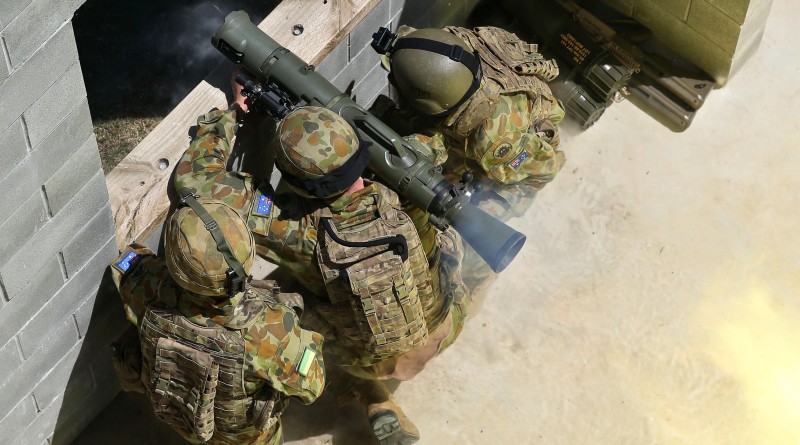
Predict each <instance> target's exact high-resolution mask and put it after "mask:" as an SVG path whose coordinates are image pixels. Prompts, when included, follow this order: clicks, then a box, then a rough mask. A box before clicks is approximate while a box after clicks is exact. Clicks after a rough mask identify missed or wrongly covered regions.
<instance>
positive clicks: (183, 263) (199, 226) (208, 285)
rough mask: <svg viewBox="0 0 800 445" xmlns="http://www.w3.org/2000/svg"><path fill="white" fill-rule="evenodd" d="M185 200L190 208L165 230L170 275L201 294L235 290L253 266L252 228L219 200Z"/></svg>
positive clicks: (175, 216)
mask: <svg viewBox="0 0 800 445" xmlns="http://www.w3.org/2000/svg"><path fill="white" fill-rule="evenodd" d="M184 202H186V203H187V204H188V205H189V206H188V207H181V208H179V209H178V210H177V211H175V213H173V214H172V216H170V218H169V220H168V221H167V225H166V228H165V231H166V232H165V238H164V252H165V256H166V260H167V268H168V269H169V272H170V275H172V278H173V279H174V280H175V281H176V282H177V283H178V284H179V285H180V286H181V287H183V288H184V289H186V290H189V291H191V292H194V293H197V294H200V295H208V296H221V295H231V294H234V293H236V292H238V291H239V290H241V285H242V283H243V281H244V280H245V279H246V277H247V276H248V275H249V274H250V269H251V267H252V266H253V258H254V255H255V242H254V241H253V235H252V233H250V229H248V227H247V224H246V223H245V222H244V220H243V219H242V217H241V215H239V213H238V212H237V211H236V210H234V209H233V208H231V207H229V206H228V205H226V204H225V203H223V202H221V201H218V200H214V199H204V198H199V199H197V200H195V198H194V197H191V195H190V196H188V197H186V198H184ZM220 238H222V241H220ZM242 275H244V276H242Z"/></svg>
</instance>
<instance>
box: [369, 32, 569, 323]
mask: <svg viewBox="0 0 800 445" xmlns="http://www.w3.org/2000/svg"><path fill="white" fill-rule="evenodd" d="M376 43H377V42H376ZM375 46H377V47H378V48H376V49H379V51H385V54H384V55H383V56H382V65H383V66H384V68H385V69H386V70H387V71H389V73H390V74H389V79H390V81H391V82H392V84H393V85H394V86H395V87H396V89H397V91H398V93H399V96H400V100H401V104H400V108H397V107H396V105H395V104H394V102H392V101H391V99H389V98H387V97H385V96H381V97H379V99H378V100H377V101H376V103H375V104H374V105H373V108H372V110H371V111H373V113H374V114H376V115H377V116H378V117H380V118H381V119H383V120H384V121H385V122H387V123H388V124H389V125H392V126H393V127H394V128H395V130H397V131H398V132H399V133H401V134H413V135H414V136H413V137H414V138H415V139H416V140H418V141H419V142H421V143H423V144H425V145H427V146H428V147H430V149H431V150H433V151H434V152H435V153H436V154H437V156H436V158H437V162H438V163H439V164H443V171H444V173H445V174H446V175H449V176H450V178H451V179H453V180H455V179H457V178H461V177H462V175H463V174H464V173H465V172H471V173H472V174H473V175H474V178H475V181H476V183H479V185H478V186H477V188H476V191H475V192H474V193H473V197H472V201H473V203H475V204H476V205H478V206H479V207H481V208H482V209H483V210H485V211H486V212H487V213H489V214H491V215H493V216H495V217H497V218H500V219H502V220H508V219H509V218H511V217H519V216H522V215H523V214H524V213H525V211H526V210H527V209H528V208H529V207H530V205H531V204H532V203H533V200H534V198H535V196H536V194H537V192H538V191H539V190H540V189H542V188H543V187H544V186H545V185H546V184H547V183H549V182H550V181H552V180H553V178H554V177H555V176H556V174H557V173H558V171H559V170H560V169H561V167H562V166H563V165H564V161H565V157H564V153H563V152H562V151H561V150H559V149H558V146H559V142H560V138H559V132H558V123H559V122H560V121H561V120H562V119H563V117H564V110H563V109H562V108H561V106H560V104H559V103H558V102H557V101H556V99H555V98H554V96H553V94H552V93H551V91H550V88H549V87H548V86H547V84H546V83H545V82H547V81H550V80H553V79H554V78H555V77H556V76H557V75H558V67H557V66H556V65H555V62H554V61H548V60H544V58H543V57H542V56H541V55H540V54H539V53H538V52H537V47H536V45H531V44H528V43H526V42H523V41H522V40H520V39H519V38H518V37H517V36H516V35H514V34H512V33H509V32H507V31H505V30H502V29H500V28H495V27H481V28H475V29H474V30H471V29H466V28H460V27H455V26H449V27H446V28H444V29H419V30H415V29H414V28H410V27H407V26H401V27H400V29H399V30H398V37H397V39H396V40H394V41H393V42H390V44H389V45H387V46H384V47H383V49H380V45H375ZM464 276H465V277H466V278H467V280H468V285H469V286H470V289H472V290H473V296H474V298H475V299H480V297H479V295H482V294H484V290H485V289H486V287H487V286H488V285H489V284H490V283H491V282H492V281H493V280H494V279H495V278H496V276H495V274H494V273H493V272H492V271H491V270H490V269H489V268H488V267H487V266H486V265H485V263H484V262H483V261H482V260H481V259H480V258H479V257H478V256H477V254H476V253H475V252H474V251H472V250H471V249H469V248H467V258H466V260H465V263H464ZM476 309H477V308H472V309H471V312H474V311H475V310H476Z"/></svg>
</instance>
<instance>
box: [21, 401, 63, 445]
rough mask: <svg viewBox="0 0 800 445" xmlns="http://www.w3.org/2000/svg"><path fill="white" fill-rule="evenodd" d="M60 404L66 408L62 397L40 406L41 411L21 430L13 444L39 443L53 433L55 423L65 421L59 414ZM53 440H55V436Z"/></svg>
mask: <svg viewBox="0 0 800 445" xmlns="http://www.w3.org/2000/svg"><path fill="white" fill-rule="evenodd" d="M62 406H63V407H64V408H65V409H66V408H67V407H66V406H64V399H63V397H59V398H57V399H56V400H55V401H54V402H53V403H51V404H50V406H47V407H40V408H42V411H41V412H40V413H39V414H38V415H36V418H35V419H34V420H33V422H32V423H31V424H30V425H28V427H27V428H25V429H24V430H22V431H21V433H20V434H19V436H17V437H18V438H19V440H18V441H17V442H16V443H14V445H40V444H42V442H43V441H45V440H47V438H48V437H50V435H51V434H53V431H54V430H55V429H56V425H60V424H61V423H62V422H64V421H66V420H65V419H64V418H63V417H62V416H61V408H62ZM54 440H56V439H55V436H54ZM67 443H69V442H67Z"/></svg>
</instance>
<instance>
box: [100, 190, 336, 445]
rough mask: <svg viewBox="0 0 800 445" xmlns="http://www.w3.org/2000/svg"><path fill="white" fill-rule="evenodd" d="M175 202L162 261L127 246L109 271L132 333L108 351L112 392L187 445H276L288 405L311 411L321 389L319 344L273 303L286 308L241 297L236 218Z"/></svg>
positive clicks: (206, 203)
mask: <svg viewBox="0 0 800 445" xmlns="http://www.w3.org/2000/svg"><path fill="white" fill-rule="evenodd" d="M184 202H185V203H186V204H187V205H188V207H182V208H180V209H178V210H177V211H176V212H175V213H173V214H172V216H171V217H170V218H169V220H168V221H167V223H166V227H165V256H164V258H161V257H157V256H155V255H154V254H153V253H152V252H151V251H150V250H149V249H147V248H146V247H143V246H141V245H138V244H132V245H130V246H128V247H127V248H126V249H125V250H124V251H123V252H122V255H121V256H120V257H119V258H118V259H117V260H115V261H114V262H113V263H112V264H111V270H112V277H113V280H114V283H115V284H116V286H117V289H118V290H119V293H120V296H121V297H122V301H123V304H124V309H125V313H126V316H127V318H128V320H130V321H131V322H132V323H133V324H134V325H135V326H136V328H137V330H138V336H133V337H132V338H130V337H129V341H128V342H126V343H125V345H124V347H121V346H122V345H117V348H116V349H115V354H114V355H115V360H114V361H115V366H116V367H117V369H118V371H119V374H120V380H121V381H122V384H123V387H124V388H125V389H128V390H136V391H140V392H144V393H145V394H146V395H147V397H148V398H149V399H150V401H151V402H152V405H153V409H154V410H155V414H156V416H157V417H158V418H159V419H161V420H163V421H164V422H166V423H168V424H169V425H170V426H171V427H172V428H173V429H175V430H176V431H177V432H178V433H179V434H181V436H183V437H184V438H186V439H187V440H189V441H190V442H192V443H201V442H203V443H209V444H225V445H234V444H259V445H261V444H268V445H276V444H281V443H283V440H282V431H281V422H280V415H281V412H282V411H283V410H284V408H285V407H286V405H287V403H288V401H289V399H290V398H292V397H294V398H296V399H299V400H300V401H302V402H303V403H311V402H313V401H314V400H315V399H316V398H317V397H318V396H319V395H320V393H321V392H322V390H323V387H324V385H325V369H324V364H323V362H322V356H321V353H322V350H321V346H322V336H321V335H320V334H318V333H316V332H312V331H307V330H305V329H302V328H301V327H300V325H299V320H298V317H297V315H296V314H295V312H294V311H293V310H292V309H291V308H289V307H288V306H286V305H284V304H281V303H279V301H284V300H292V299H293V296H291V295H286V294H280V293H279V292H278V289H277V287H274V288H273V289H272V291H271V292H265V291H262V290H258V289H255V288H252V287H251V286H250V285H249V280H250V276H249V273H250V267H251V265H252V262H253V256H254V253H255V252H254V251H255V249H254V244H253V237H252V235H251V233H250V231H249V230H248V228H247V225H246V224H245V222H244V221H243V220H242V218H241V216H240V215H239V214H238V212H236V211H235V210H234V209H232V208H231V207H229V206H227V205H225V204H224V203H222V202H219V201H215V200H207V199H195V198H194V197H193V196H192V195H187V196H185V198H184ZM137 339H138V340H140V344H141V349H139V345H138V344H137V343H138V342H136V340H137ZM131 340H132V341H131ZM134 345H135V346H134ZM134 348H135V349H134ZM139 353H140V358H141V361H139V360H135V359H134V360H131V357H136V356H139ZM137 362H138V363H137Z"/></svg>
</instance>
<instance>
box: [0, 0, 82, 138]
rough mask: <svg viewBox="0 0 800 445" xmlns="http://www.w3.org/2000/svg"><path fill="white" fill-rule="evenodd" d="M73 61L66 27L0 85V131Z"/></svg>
mask: <svg viewBox="0 0 800 445" xmlns="http://www.w3.org/2000/svg"><path fill="white" fill-rule="evenodd" d="M0 9H3V8H0ZM76 60H78V48H77V46H76V45H75V36H74V35H73V33H72V25H71V24H67V25H66V26H64V27H62V28H61V29H59V31H58V32H57V33H56V34H55V35H54V36H53V37H51V38H50V40H48V41H47V43H46V44H45V45H44V46H43V47H42V48H40V49H39V51H37V52H36V53H35V54H34V55H33V56H32V57H31V58H30V59H29V60H28V61H27V62H26V63H25V64H24V65H22V66H21V67H19V69H17V70H15V71H14V72H12V73H11V75H10V76H8V79H6V81H5V82H3V83H2V84H0V97H2V98H3V100H2V101H0V131H5V129H6V128H8V126H9V125H11V124H12V123H13V122H14V121H15V120H17V118H18V117H19V116H20V115H22V112H23V111H25V110H27V109H28V107H30V106H31V104H33V103H34V102H35V101H36V99H38V98H39V97H40V96H41V95H42V93H44V91H45V90H47V89H48V88H50V85H52V84H53V83H54V82H55V81H56V80H58V79H59V78H60V77H61V76H62V75H63V74H64V72H66V71H67V69H68V68H69V67H70V66H72V64H73V63H75V61H76Z"/></svg>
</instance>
